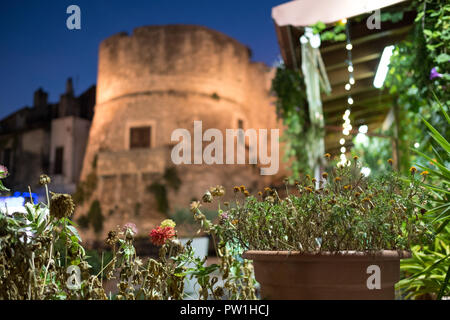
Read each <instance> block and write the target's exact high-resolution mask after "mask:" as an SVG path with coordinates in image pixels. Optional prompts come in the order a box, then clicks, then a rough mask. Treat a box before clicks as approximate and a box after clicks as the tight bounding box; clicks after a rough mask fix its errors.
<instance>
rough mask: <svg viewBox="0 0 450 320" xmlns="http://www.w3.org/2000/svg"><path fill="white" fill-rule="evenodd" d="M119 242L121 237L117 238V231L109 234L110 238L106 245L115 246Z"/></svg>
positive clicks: (107, 239)
mask: <svg viewBox="0 0 450 320" xmlns="http://www.w3.org/2000/svg"><path fill="white" fill-rule="evenodd" d="M117 241H119V237H118V236H117V232H116V231H110V232H108V237H107V238H106V241H105V242H106V244H108V245H110V246H113V245H114V244H115V243H116V242H117Z"/></svg>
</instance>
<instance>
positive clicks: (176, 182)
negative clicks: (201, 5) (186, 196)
mask: <svg viewBox="0 0 450 320" xmlns="http://www.w3.org/2000/svg"><path fill="white" fill-rule="evenodd" d="M163 179H164V181H165V182H166V185H167V186H168V187H169V188H172V189H173V190H175V191H178V189H179V188H180V186H181V179H180V178H179V176H178V171H177V167H168V168H166V170H165V171H164V175H163Z"/></svg>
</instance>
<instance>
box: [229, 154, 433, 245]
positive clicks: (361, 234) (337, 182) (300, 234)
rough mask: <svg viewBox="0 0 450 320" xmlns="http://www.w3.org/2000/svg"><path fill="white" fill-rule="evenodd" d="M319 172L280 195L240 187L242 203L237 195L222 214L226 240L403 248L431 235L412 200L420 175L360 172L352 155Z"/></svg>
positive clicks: (418, 192)
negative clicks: (407, 178)
mask: <svg viewBox="0 0 450 320" xmlns="http://www.w3.org/2000/svg"><path fill="white" fill-rule="evenodd" d="M322 176H323V177H324V180H321V181H312V180H311V178H310V177H309V176H305V177H304V178H303V179H302V181H298V182H297V183H296V187H297V190H296V192H295V193H294V194H289V193H288V196H287V197H286V198H284V199H280V198H279V197H278V193H277V192H276V191H275V190H271V189H270V188H266V189H265V190H264V193H263V194H261V195H260V196H259V197H258V198H256V197H254V196H246V194H245V191H244V196H245V198H244V200H243V202H241V201H240V200H239V199H237V200H236V203H235V205H234V206H231V207H229V208H227V210H225V211H224V213H223V215H222V218H223V217H224V215H225V217H226V219H222V228H223V229H225V231H223V237H224V239H225V241H226V242H227V243H233V242H236V241H238V242H239V243H240V244H241V246H242V247H245V248H247V249H250V250H299V251H302V252H318V251H330V252H337V251H341V250H356V251H373V250H402V249H403V250H407V249H409V247H410V245H411V244H412V243H414V241H419V240H420V241H422V240H425V241H426V240H429V239H430V238H431V237H432V234H430V232H429V229H428V228H429V225H428V224H427V223H426V222H425V221H424V220H423V219H421V216H422V215H423V213H422V212H420V211H419V208H418V206H417V205H416V203H419V204H422V205H423V204H424V202H425V199H426V198H425V194H424V192H423V191H422V189H421V188H420V179H421V178H419V177H418V176H419V174H416V175H413V178H414V179H413V181H412V183H410V182H405V181H403V180H402V179H401V178H400V177H399V176H398V174H397V173H396V172H394V171H392V170H390V171H389V172H387V173H386V174H385V175H383V176H379V177H376V178H372V177H364V176H363V175H362V174H361V167H360V163H359V162H358V161H357V160H354V161H353V163H352V164H351V165H350V166H341V167H338V168H333V169H332V170H331V171H330V172H329V173H324V174H323V175H322ZM325 182H326V183H325ZM315 186H317V187H318V189H315ZM286 187H287V186H286ZM238 189H239V188H238ZM287 189H288V188H287ZM287 191H288V190H287ZM238 192H239V191H238ZM240 192H242V190H240Z"/></svg>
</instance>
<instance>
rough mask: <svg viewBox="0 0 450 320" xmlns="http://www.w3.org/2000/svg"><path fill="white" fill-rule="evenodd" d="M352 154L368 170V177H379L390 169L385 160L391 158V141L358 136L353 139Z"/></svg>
mask: <svg viewBox="0 0 450 320" xmlns="http://www.w3.org/2000/svg"><path fill="white" fill-rule="evenodd" d="M353 143H354V146H353V148H352V151H351V152H352V154H353V155H358V156H359V157H360V159H361V162H363V163H364V166H365V167H368V168H370V170H371V172H370V175H372V176H379V175H383V174H385V173H386V172H388V171H389V170H390V168H391V166H390V164H389V163H388V162H387V161H386V159H389V158H392V148H391V139H389V138H382V137H369V136H366V135H359V136H357V138H356V137H355V138H353Z"/></svg>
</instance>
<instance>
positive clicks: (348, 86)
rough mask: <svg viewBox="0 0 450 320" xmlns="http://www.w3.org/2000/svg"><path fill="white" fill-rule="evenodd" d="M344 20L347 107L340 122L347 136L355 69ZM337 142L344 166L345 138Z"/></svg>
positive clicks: (350, 128) (348, 32)
mask: <svg viewBox="0 0 450 320" xmlns="http://www.w3.org/2000/svg"><path fill="white" fill-rule="evenodd" d="M344 20H345V33H346V35H347V44H346V46H345V49H347V57H348V58H347V61H346V62H347V71H348V73H349V76H348V83H347V84H345V90H346V91H348V97H347V104H348V109H347V110H345V112H344V115H343V116H342V119H343V120H344V123H343V124H342V134H343V135H344V136H348V135H349V134H350V131H351V130H352V128H353V127H352V125H351V121H350V113H351V110H350V107H351V105H353V103H354V100H353V98H352V96H351V95H350V90H351V89H352V86H353V85H354V84H355V82H356V81H355V77H354V75H353V72H354V71H355V69H354V67H353V63H352V49H353V45H352V44H351V42H350V27H349V23H347V22H348V21H347V19H342V20H341V22H343V21H344ZM339 143H340V144H341V146H342V147H341V155H340V159H341V161H340V162H339V163H338V166H339V165H340V166H344V165H348V164H349V161H348V160H347V156H346V155H345V152H346V151H347V148H346V147H345V146H344V145H345V139H344V138H341V139H340V140H339Z"/></svg>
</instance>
